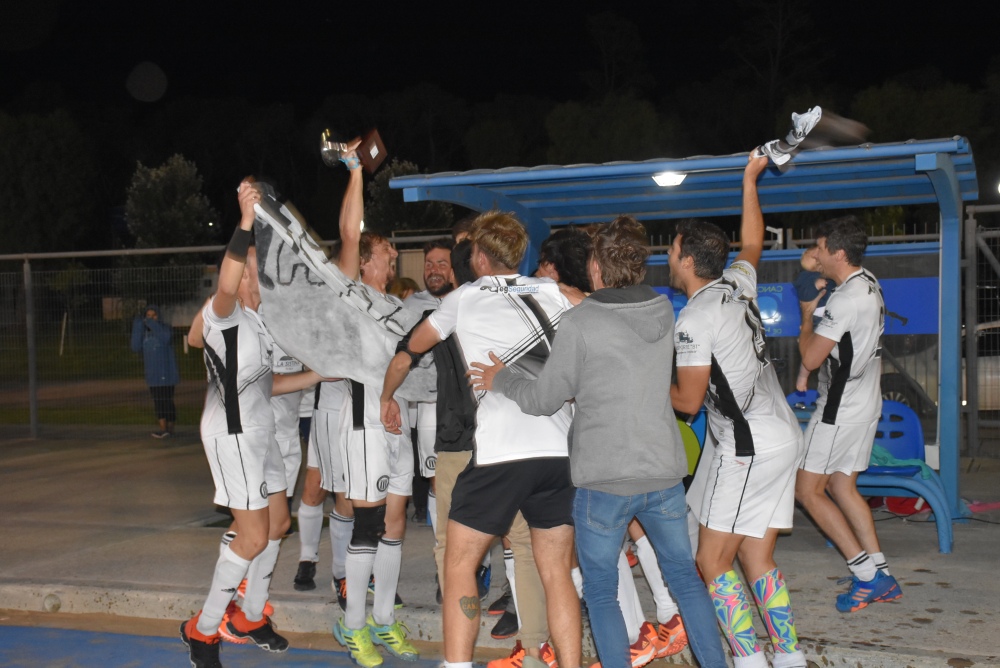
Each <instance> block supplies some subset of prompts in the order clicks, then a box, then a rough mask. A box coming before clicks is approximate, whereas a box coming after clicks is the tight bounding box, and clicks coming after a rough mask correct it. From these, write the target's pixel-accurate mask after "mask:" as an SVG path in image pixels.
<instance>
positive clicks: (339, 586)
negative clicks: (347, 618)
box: [330, 577, 347, 612]
mask: <svg viewBox="0 0 1000 668" xmlns="http://www.w3.org/2000/svg"><path fill="white" fill-rule="evenodd" d="M330 584H331V585H333V593H334V594H336V595H337V603H339V604H340V609H341V610H343V611H344V612H347V578H336V577H335V578H333V582H331V583H330Z"/></svg>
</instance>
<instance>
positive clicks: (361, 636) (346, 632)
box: [333, 617, 382, 668]
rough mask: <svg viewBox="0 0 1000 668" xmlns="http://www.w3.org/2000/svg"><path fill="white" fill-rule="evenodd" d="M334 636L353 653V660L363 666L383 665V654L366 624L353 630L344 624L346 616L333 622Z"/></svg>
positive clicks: (372, 667) (370, 667)
mask: <svg viewBox="0 0 1000 668" xmlns="http://www.w3.org/2000/svg"><path fill="white" fill-rule="evenodd" d="M333 637H334V638H336V639H337V642H339V643H340V644H341V645H343V646H344V647H346V648H347V651H349V652H350V653H351V660H352V661H354V663H356V664H358V665H359V666H361V668H375V666H381V665H382V655H381V654H379V653H378V650H377V649H375V645H373V644H372V636H371V633H370V632H369V630H368V627H367V626H365V628H363V629H358V630H356V631H355V630H352V629H349V628H347V627H345V626H344V618H343V617H341V618H340V620H339V621H337V622H334V624H333Z"/></svg>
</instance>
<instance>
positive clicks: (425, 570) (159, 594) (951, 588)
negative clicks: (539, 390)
mask: <svg viewBox="0 0 1000 668" xmlns="http://www.w3.org/2000/svg"><path fill="white" fill-rule="evenodd" d="M147 431H148V430H138V429H136V428H113V429H112V428H109V429H104V430H101V433H100V434H97V433H83V432H81V431H80V430H78V429H71V428H61V429H58V430H56V429H43V432H42V436H43V438H42V439H39V440H38V441H31V440H28V439H27V438H26V434H27V430H26V429H25V428H22V427H10V426H0V489H3V494H2V496H0V498H2V501H0V529H2V530H3V535H4V536H5V538H4V540H3V541H2V543H0V602H2V603H0V605H2V606H3V607H5V608H11V609H20V610H45V609H50V610H53V609H59V610H61V611H62V612H80V613H102V612H103V613H113V614H117V615H124V616H134V617H146V618H160V619H177V620H180V619H183V618H185V617H187V616H189V615H191V614H192V613H193V612H194V611H196V610H197V608H198V607H199V606H200V605H201V601H202V598H203V596H204V593H205V590H206V588H207V587H208V585H209V582H210V579H211V573H212V567H213V564H214V563H215V560H216V556H217V554H218V540H219V537H220V535H221V532H222V530H221V529H219V528H216V527H209V526H207V525H209V524H212V523H217V522H219V521H220V520H223V519H224V518H223V516H221V515H219V514H217V513H216V512H215V510H214V506H213V505H212V502H211V496H212V482H211V476H210V473H209V470H208V466H207V464H206V462H205V459H204V455H203V453H202V449H201V445H200V442H199V441H198V439H197V435H196V433H195V431H194V430H192V429H190V428H189V429H187V430H185V431H182V432H181V433H180V434H179V435H178V436H177V437H175V438H174V439H173V440H166V441H155V440H153V439H150V438H149V437H148V434H147ZM962 469H963V475H962V480H961V493H962V495H963V497H964V498H966V499H969V500H970V501H981V502H987V503H989V502H996V501H1000V462H998V461H996V460H982V461H979V462H969V461H963V466H962ZM876 519H877V520H879V524H878V528H879V533H880V536H881V540H882V544H883V551H884V552H885V553H886V555H887V556H888V558H889V563H890V567H891V569H892V572H893V574H894V575H895V576H896V578H897V579H898V580H899V581H900V583H901V584H902V587H903V593H904V596H903V598H902V599H901V600H899V601H896V602H892V603H883V604H876V605H873V606H871V607H870V608H867V609H865V610H862V611H860V612H857V613H853V614H850V615H842V614H839V613H837V612H836V610H835V609H834V607H833V600H834V597H835V595H836V594H837V593H838V592H840V591H842V590H843V589H844V586H843V585H838V584H837V582H836V580H837V579H838V578H840V577H842V576H845V575H847V570H846V567H845V566H844V563H843V560H842V559H841V558H840V557H839V556H838V555H837V553H836V552H835V551H834V550H833V549H831V548H828V547H826V544H825V541H824V539H823V538H822V537H821V536H820V535H819V534H818V533H817V532H816V530H815V528H814V527H813V526H812V525H811V524H810V523H809V521H808V520H807V519H805V517H804V516H801V515H799V516H797V517H796V529H795V531H794V532H793V533H792V535H790V536H785V537H782V538H781V539H780V540H779V542H778V549H777V555H776V556H777V560H778V563H779V565H780V567H781V569H782V571H783V572H784V574H785V577H786V580H787V581H788V582H789V585H790V588H791V593H792V601H793V605H794V607H795V611H796V622H797V625H798V629H799V634H800V637H801V638H802V640H803V647H804V650H805V651H806V654H807V656H809V657H810V658H811V659H813V660H814V661H816V662H817V663H818V664H820V665H823V666H839V665H844V666H848V665H850V666H865V667H866V668H877V667H879V666H886V667H897V666H899V667H902V666H913V667H917V668H921V667H924V666H927V667H930V666H945V665H948V666H1000V640H998V637H1000V636H998V630H1000V623H998V622H1000V606H998V604H997V601H998V600H1000V579H998V578H996V576H995V571H996V563H997V554H998V553H1000V526H997V523H1000V511H998V510H992V511H987V512H983V513H977V514H976V515H975V518H974V521H971V522H967V523H963V524H958V525H956V527H955V549H954V553H953V554H950V555H942V554H939V553H938V552H937V539H936V533H935V530H934V525H933V523H929V522H927V521H926V520H927V516H926V515H920V516H917V517H916V518H915V519H914V520H912V521H911V520H901V519H898V518H895V517H893V516H890V515H887V514H885V513H883V512H877V514H876ZM432 541H433V537H432V536H431V532H430V530H429V529H428V528H426V527H424V526H420V525H417V524H413V523H411V524H410V526H409V528H408V533H407V536H406V541H405V543H404V557H403V559H404V565H403V575H402V579H401V583H400V594H401V596H402V597H403V599H404V600H405V601H406V607H404V608H403V609H402V610H400V611H399V614H400V617H401V619H403V621H405V622H406V623H407V624H408V626H409V628H410V629H411V631H412V633H413V635H414V636H415V637H416V638H419V639H421V640H428V641H439V640H440V639H441V628H440V613H439V610H438V606H437V605H436V604H435V602H434V592H435V587H434V577H433V574H434V571H433V560H432V559H431V556H430V549H431V544H432ZM298 551H299V545H298V538H297V536H296V535H292V536H291V537H290V538H289V539H287V540H286V542H285V545H284V547H283V549H282V552H281V556H280V558H279V561H278V565H277V568H276V572H275V579H274V584H273V585H272V596H271V600H272V602H273V603H274V605H275V607H276V609H277V611H276V613H275V621H276V623H277V624H278V625H279V627H280V628H282V629H286V630H289V631H300V632H317V631H320V632H322V631H328V630H329V628H330V626H331V624H332V622H333V621H334V620H335V619H336V618H337V617H339V616H340V614H341V613H340V608H339V607H338V606H337V604H336V603H335V602H334V598H333V595H332V592H331V590H330V574H329V563H330V562H329V556H328V555H329V538H328V537H327V535H326V534H325V533H324V537H323V542H322V544H321V550H320V554H321V562H320V568H319V571H320V573H319V575H318V576H317V584H318V588H317V589H316V590H315V591H313V592H296V591H295V590H294V589H293V588H292V578H293V576H294V573H295V568H296V565H297V562H298ZM495 563H496V564H497V565H499V564H500V563H501V562H500V561H499V559H497V560H496V561H495ZM636 572H637V573H639V571H638V570H637V571H636ZM502 580H503V577H502V575H501V574H500V573H495V577H494V591H493V592H491V598H492V597H493V596H495V595H497V594H498V592H499V586H500V583H501V582H502ZM638 581H639V586H640V594H641V597H642V598H643V600H644V603H645V609H646V611H647V613H652V612H653V606H652V602H651V598H650V597H649V595H648V590H647V589H646V587H645V583H644V582H643V581H642V578H641V577H639V578H638ZM492 623H493V619H492V618H486V619H485V620H484V625H483V626H484V630H483V632H481V633H480V638H479V640H480V644H481V645H485V646H494V647H501V646H510V645H511V644H512V643H510V642H509V641H507V642H497V641H494V640H492V639H491V638H490V637H489V633H488V630H489V627H490V626H491V625H492ZM759 628H761V629H762V628H763V627H762V626H761V627H759ZM677 659H678V660H679V661H685V660H686V661H690V660H691V659H690V655H688V654H687V653H686V652H685V653H683V654H682V655H680V656H679V657H677Z"/></svg>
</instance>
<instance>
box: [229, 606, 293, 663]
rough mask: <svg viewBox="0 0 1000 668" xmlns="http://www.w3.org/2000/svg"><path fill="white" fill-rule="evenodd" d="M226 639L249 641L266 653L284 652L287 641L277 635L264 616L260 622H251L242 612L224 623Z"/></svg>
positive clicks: (267, 618)
mask: <svg viewBox="0 0 1000 668" xmlns="http://www.w3.org/2000/svg"><path fill="white" fill-rule="evenodd" d="M226 631H227V637H228V636H233V637H234V638H241V639H245V640H250V641H252V642H253V644H255V645H257V647H260V648H261V649H263V650H266V651H268V652H275V653H279V652H284V651H285V650H286V649H288V640H286V639H285V637H284V636H280V635H278V633H277V632H276V631H275V630H274V626H273V625H272V624H271V619H270V618H269V617H267V615H265V616H264V617H261V619H260V621H257V622H251V621H250V620H249V619H247V618H246V615H244V614H243V611H242V610H239V611H238V612H236V614H234V615H232V616H230V618H229V621H228V622H226Z"/></svg>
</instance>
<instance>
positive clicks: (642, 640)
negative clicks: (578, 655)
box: [590, 632, 656, 668]
mask: <svg viewBox="0 0 1000 668" xmlns="http://www.w3.org/2000/svg"><path fill="white" fill-rule="evenodd" d="M629 655H630V656H631V658H632V668H642V666H645V665H646V664H647V663H649V662H650V661H652V660H653V659H655V658H656V647H654V646H653V644H652V643H650V642H649V638H647V637H646V636H644V635H643V634H642V632H640V633H639V639H638V640H636V641H635V642H634V643H632V644H631V645H629ZM590 668H601V662H600V661H598V662H597V663H595V664H593V665H591V667H590Z"/></svg>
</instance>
